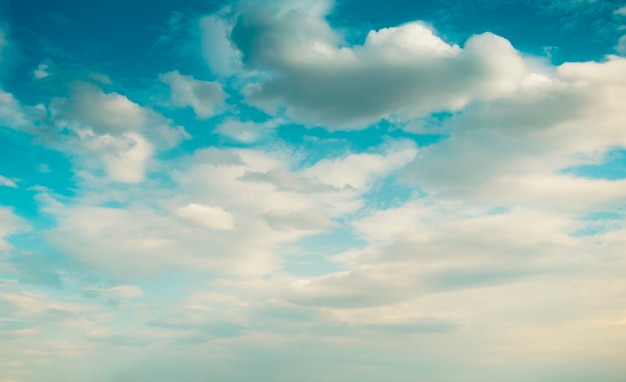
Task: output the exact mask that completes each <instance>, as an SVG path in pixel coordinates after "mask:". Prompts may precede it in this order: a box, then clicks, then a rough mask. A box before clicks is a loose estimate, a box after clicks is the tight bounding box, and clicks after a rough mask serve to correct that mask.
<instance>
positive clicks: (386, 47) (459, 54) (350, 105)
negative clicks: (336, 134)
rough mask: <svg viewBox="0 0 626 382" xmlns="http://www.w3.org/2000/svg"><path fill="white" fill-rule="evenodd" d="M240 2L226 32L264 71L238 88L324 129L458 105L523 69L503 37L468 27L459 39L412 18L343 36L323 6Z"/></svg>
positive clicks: (488, 93)
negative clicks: (469, 33)
mask: <svg viewBox="0 0 626 382" xmlns="http://www.w3.org/2000/svg"><path fill="white" fill-rule="evenodd" d="M296 3H297V4H299V5H300V6H297V7H296V6H294V7H290V6H287V5H285V4H284V3H283V2H279V5H278V10H277V9H273V8H272V7H270V6H258V4H252V5H251V4H247V3H246V4H245V5H242V6H241V7H240V10H239V13H238V14H237V18H236V21H235V24H234V27H233V29H232V34H231V37H232V41H233V42H234V45H235V46H236V47H237V48H238V49H239V50H240V51H241V54H242V61H243V63H244V65H245V68H247V69H249V70H256V71H261V73H265V74H264V75H262V76H261V77H260V78H261V80H260V82H258V83H255V84H251V85H249V86H248V88H247V89H246V93H247V95H248V100H249V101H250V102H252V103H253V104H255V105H259V106H261V107H263V108H265V109H266V110H268V111H271V112H275V111H276V110H278V109H279V108H280V107H284V108H285V110H286V113H287V115H288V116H289V117H291V118H293V119H295V120H297V121H301V122H306V123H312V124H319V125H321V126H324V127H326V128H329V129H335V128H362V127H364V126H366V125H368V124H369V123H372V122H375V121H377V120H379V119H381V118H385V117H389V116H391V115H398V114H399V115H401V116H403V117H404V118H411V117H416V116H422V115H427V114H429V113H430V112H433V111H441V110H459V109H461V108H463V107H464V106H465V105H467V104H468V103H469V102H471V101H473V100H477V99H492V98H495V97H498V96H501V95H505V94H509V93H510V92H512V91H513V90H515V89H516V88H517V86H518V85H519V83H520V81H521V80H522V78H523V77H524V76H525V75H526V74H527V72H528V69H527V67H526V64H525V63H524V61H523V59H522V58H521V56H520V54H519V53H518V52H517V51H516V50H515V49H514V48H513V47H512V46H511V44H510V43H509V42H508V41H507V40H506V39H504V38H502V37H499V36H496V35H493V34H490V33H485V34H482V35H477V36H473V37H472V38H470V39H469V40H468V41H467V42H466V43H465V46H464V48H460V47H459V46H458V45H454V44H450V43H447V42H445V41H444V40H442V39H441V38H440V37H438V36H436V34H435V32H434V31H433V29H432V28H431V27H429V26H427V25H426V24H423V23H420V22H414V23H408V24H405V25H401V26H398V27H392V28H384V29H381V30H374V31H371V32H370V33H369V34H368V35H367V37H366V39H365V41H364V43H363V44H362V45H353V46H347V45H346V43H345V42H344V41H342V38H341V36H340V35H339V34H338V33H336V32H335V31H334V30H333V29H332V28H331V27H330V26H329V24H328V23H327V22H326V20H325V19H324V16H325V14H326V12H328V11H329V9H330V8H329V7H327V6H326V7H322V9H323V11H320V10H317V11H315V10H314V9H313V8H312V6H311V4H309V3H307V2H296Z"/></svg>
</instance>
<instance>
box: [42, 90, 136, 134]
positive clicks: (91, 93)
mask: <svg viewBox="0 0 626 382" xmlns="http://www.w3.org/2000/svg"><path fill="white" fill-rule="evenodd" d="M54 106H55V109H60V110H59V111H62V112H63V116H64V117H65V118H71V119H73V120H76V121H77V122H79V123H80V124H81V125H83V126H85V127H89V128H91V129H93V131H94V132H95V133H97V134H122V133H124V132H127V131H132V130H138V129H140V128H141V127H143V126H145V125H146V123H147V122H148V113H147V111H145V110H144V109H143V108H142V107H141V106H140V105H138V104H136V103H134V102H133V101H131V100H129V99H128V98H127V97H126V96H124V95H121V94H118V93H104V92H103V91H102V90H101V89H100V88H98V87H97V86H95V85H92V84H88V83H84V82H83V83H77V84H75V85H74V88H73V93H72V96H71V98H70V99H68V100H63V99H57V100H56V101H55V103H54Z"/></svg>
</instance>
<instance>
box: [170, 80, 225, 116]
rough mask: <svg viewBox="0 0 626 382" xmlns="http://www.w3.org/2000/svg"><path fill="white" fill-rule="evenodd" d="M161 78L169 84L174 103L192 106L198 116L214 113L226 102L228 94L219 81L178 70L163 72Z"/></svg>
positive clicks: (180, 105)
mask: <svg viewBox="0 0 626 382" xmlns="http://www.w3.org/2000/svg"><path fill="white" fill-rule="evenodd" d="M159 79H160V80H161V81H162V82H164V83H166V84H168V85H169V87H170V90H171V95H170V98H171V100H172V102H173V103H174V105H176V106H179V107H186V106H189V107H191V108H192V109H193V111H194V112H195V113H196V115H197V116H198V118H208V117H210V116H212V115H214V114H215V112H216V109H217V108H218V107H221V106H222V105H223V104H224V99H225V98H226V94H225V93H224V90H222V86H221V85H220V84H219V83H218V82H211V81H202V80H197V79H195V78H193V77H191V76H185V75H182V74H180V73H179V72H178V71H174V72H169V73H165V74H161V75H159Z"/></svg>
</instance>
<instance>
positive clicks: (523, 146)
mask: <svg viewBox="0 0 626 382" xmlns="http://www.w3.org/2000/svg"><path fill="white" fill-rule="evenodd" d="M625 73H626V60H624V59H622V58H619V57H615V56H613V57H610V58H609V59H608V60H607V61H606V62H601V63H594V62H588V63H566V64H563V65H561V66H560V67H558V68H557V70H556V74H555V75H554V76H552V77H544V78H542V79H541V80H540V81H537V80H533V81H528V82H527V83H526V85H525V86H524V87H522V88H520V89H519V90H518V91H517V92H516V93H515V94H513V95H511V96H509V97H504V98H502V99H499V100H496V101H492V102H482V103H477V104H474V105H473V106H472V107H470V108H468V109H467V110H465V111H464V112H463V113H460V114H459V115H456V116H454V117H452V118H450V119H449V120H448V121H446V122H445V124H446V125H447V128H448V129H449V131H450V135H451V137H450V138H449V139H447V140H445V141H443V142H441V143H439V144H436V145H432V146H429V147H426V148H424V149H422V150H421V151H420V152H419V153H418V155H417V157H416V159H415V161H414V162H413V163H412V164H411V165H410V166H409V167H408V169H407V172H406V175H407V177H408V178H409V179H411V181H414V182H415V184H417V185H418V186H419V187H420V188H422V189H423V190H424V191H426V192H428V193H429V194H431V195H438V196H439V197H448V198H451V199H457V200H458V199H462V200H464V202H465V203H467V204H471V203H479V204H480V205H492V206H502V205H504V206H511V205H525V206H529V205H533V206H536V207H538V208H539V207H540V208H545V209H547V210H559V211H569V212H570V213H585V212H593V211H594V210H597V209H602V208H611V206H615V205H616V204H617V203H620V202H621V201H622V200H623V198H624V193H623V192H622V190H623V185H622V183H623V181H608V180H602V179H587V178H582V177H576V176H575V175H573V174H564V173H563V171H565V170H566V169H568V168H572V167H575V166H578V165H582V164H597V163H601V162H602V158H603V156H604V155H605V153H606V152H607V151H609V150H611V149H613V148H619V147H626V134H625V133H624V129H623V128H622V126H623V123H624V114H623V111H622V105H621V104H620V103H619V101H618V100H619V99H621V98H622V97H624V96H626V84H625V83H624V81H623V80H622V79H623V78H624V75H625Z"/></svg>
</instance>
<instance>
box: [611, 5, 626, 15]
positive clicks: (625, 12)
mask: <svg viewBox="0 0 626 382" xmlns="http://www.w3.org/2000/svg"><path fill="white" fill-rule="evenodd" d="M613 14H615V15H619V16H626V6H624V7H621V8H618V9H616V10H615V11H614V12H613Z"/></svg>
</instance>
